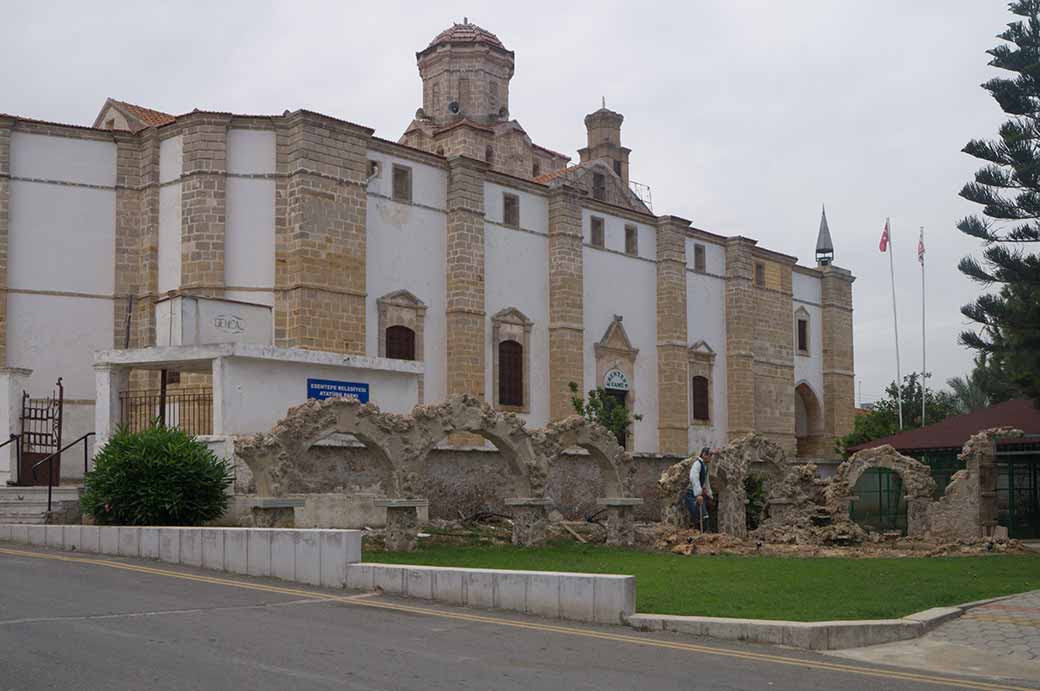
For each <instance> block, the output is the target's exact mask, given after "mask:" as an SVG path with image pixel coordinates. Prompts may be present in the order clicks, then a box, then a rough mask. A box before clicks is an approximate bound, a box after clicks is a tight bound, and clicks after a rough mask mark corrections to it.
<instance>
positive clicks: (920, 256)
mask: <svg viewBox="0 0 1040 691" xmlns="http://www.w3.org/2000/svg"><path fill="white" fill-rule="evenodd" d="M917 258H918V261H920V262H921V427H924V424H925V422H924V401H925V398H926V397H927V395H928V386H927V384H926V379H925V378H926V377H927V376H928V367H927V366H926V363H927V358H926V353H927V348H926V347H925V337H926V334H927V333H928V332H927V331H925V328H924V314H925V313H924V226H921V240H920V243H919V245H918V247H917Z"/></svg>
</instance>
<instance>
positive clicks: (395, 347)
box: [386, 326, 415, 360]
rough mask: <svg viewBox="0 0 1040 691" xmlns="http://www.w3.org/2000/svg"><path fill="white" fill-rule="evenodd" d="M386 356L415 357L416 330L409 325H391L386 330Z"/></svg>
mask: <svg viewBox="0 0 1040 691" xmlns="http://www.w3.org/2000/svg"><path fill="white" fill-rule="evenodd" d="M386 356H387V357H388V358H391V359H393V360H414V359H415V332H414V331H412V330H411V329H409V328H408V327H407V326H391V327H390V328H388V329H387V330H386Z"/></svg>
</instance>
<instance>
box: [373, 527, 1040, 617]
mask: <svg viewBox="0 0 1040 691" xmlns="http://www.w3.org/2000/svg"><path fill="white" fill-rule="evenodd" d="M364 559H365V561H370V562H384V563H398V564H428V565H434V566H467V567H473V568H490V569H519V570H523V571H574V572H583V573H613V574H626V575H633V576H635V577H636V592H637V598H638V599H637V609H638V611H640V612H645V613H658V614H686V615H704V616H717V617H746V618H753V619H790V620H795V621H822V620H827V619H878V618H886V617H900V616H904V615H907V614H911V613H913V612H919V611H921V610H924V609H928V608H929V607H939V606H944V605H945V606H948V605H954V604H959V603H962V602H971V601H973V600H981V599H984V598H988V597H996V596H998V595H1008V594H1011V593H1018V592H1022V591H1024V590H1036V589H1040V555H1037V556H1033V555H1029V556H1020V555H991V556H983V557H947V558H935V557H933V558H903V559H846V558H837V557H828V558H817V559H795V558H789V557H740V556H712V557H696V556H694V557H684V556H679V555H674V554H664V553H648V552H639V551H635V550H619V549H610V548H607V547H603V546H601V545H582V544H577V543H559V544H551V545H547V546H545V547H539V548H529V549H525V548H517V547H512V546H454V545H433V546H430V547H427V548H425V549H420V550H418V551H415V552H411V553H400V552H396V553H394V552H382V551H366V553H365V556H364Z"/></svg>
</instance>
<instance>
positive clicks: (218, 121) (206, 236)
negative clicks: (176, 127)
mask: <svg viewBox="0 0 1040 691" xmlns="http://www.w3.org/2000/svg"><path fill="white" fill-rule="evenodd" d="M230 121H231V116H229V115H212V114H208V113H192V114H191V115H188V116H187V117H185V118H182V119H181V120H180V121H179V123H178V124H180V125H181V126H182V128H183V129H182V136H183V138H184V157H183V170H182V175H183V177H182V182H181V290H182V291H184V292H185V293H188V294H191V295H205V296H209V297H219V296H222V295H223V294H224V221H225V217H226V214H227V196H226V182H227V130H228V125H229V123H230Z"/></svg>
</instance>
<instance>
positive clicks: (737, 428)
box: [726, 236, 755, 441]
mask: <svg viewBox="0 0 1040 691" xmlns="http://www.w3.org/2000/svg"><path fill="white" fill-rule="evenodd" d="M754 245H755V241H754V240H749V239H747V238H743V237H739V236H738V237H732V238H729V239H727V240H726V390H727V391H728V394H729V395H728V396H727V427H728V429H729V439H730V441H732V440H734V439H739V438H740V437H742V436H744V435H745V434H747V433H748V432H751V431H753V430H754V429H755V355H754V352H753V343H754V338H755V323H754V320H755V294H754V288H753V280H754V262H753V261H752V259H751V248H752V247H753V246H754Z"/></svg>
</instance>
